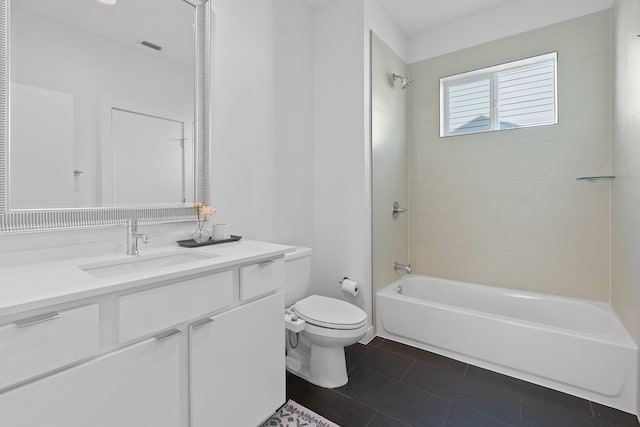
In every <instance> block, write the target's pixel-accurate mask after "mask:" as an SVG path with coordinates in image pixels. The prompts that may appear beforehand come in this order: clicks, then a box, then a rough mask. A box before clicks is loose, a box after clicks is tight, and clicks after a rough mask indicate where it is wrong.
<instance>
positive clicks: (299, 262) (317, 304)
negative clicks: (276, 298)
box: [284, 247, 368, 388]
mask: <svg viewBox="0 0 640 427" xmlns="http://www.w3.org/2000/svg"><path fill="white" fill-rule="evenodd" d="M311 252H312V251H311V249H309V248H303V247H298V248H296V250H295V251H294V252H290V253H287V254H286V255H285V257H284V261H285V272H286V283H285V303H286V314H285V324H286V328H287V331H286V342H287V344H286V345H287V370H288V371H289V372H291V373H293V374H295V375H297V376H299V377H301V378H304V379H305V380H307V381H309V382H310V383H313V384H316V385H319V386H321V387H326V388H335V387H340V386H343V385H345V384H346V383H347V381H348V378H347V367H346V362H345V358H344V347H346V346H348V345H352V344H355V343H356V342H358V341H359V340H360V339H361V338H362V337H363V336H364V335H365V334H366V332H367V329H368V321H367V313H365V312H364V311H363V310H361V309H360V308H358V307H356V306H355V305H353V304H350V303H348V302H346V301H342V300H339V299H336V298H329V297H324V296H319V295H311V296H307V292H308V290H309V283H310V273H311ZM336 286H337V283H336Z"/></svg>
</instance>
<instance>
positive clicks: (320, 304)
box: [293, 295, 367, 329]
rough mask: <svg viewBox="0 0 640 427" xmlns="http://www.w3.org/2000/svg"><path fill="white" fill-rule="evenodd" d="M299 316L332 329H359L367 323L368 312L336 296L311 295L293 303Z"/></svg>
mask: <svg viewBox="0 0 640 427" xmlns="http://www.w3.org/2000/svg"><path fill="white" fill-rule="evenodd" d="M293 310H294V311H295V313H296V314H297V315H298V317H299V318H301V319H302V320H304V321H305V322H308V323H310V324H312V325H316V326H321V327H324V328H331V329H357V328H359V327H361V326H364V325H366V324H367V313H365V312H364V311H362V310H361V309H360V308H359V307H356V306H355V305H353V304H350V303H348V302H346V301H341V300H339V299H335V298H329V297H323V296H320V295H311V296H310V297H307V298H304V299H302V300H300V301H298V302H297V303H295V304H294V305H293Z"/></svg>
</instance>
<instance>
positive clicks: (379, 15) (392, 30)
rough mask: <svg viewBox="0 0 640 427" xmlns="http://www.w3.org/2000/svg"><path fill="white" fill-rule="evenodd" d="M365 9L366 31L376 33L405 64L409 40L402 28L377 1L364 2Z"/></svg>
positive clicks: (367, 0) (368, 0)
mask: <svg viewBox="0 0 640 427" xmlns="http://www.w3.org/2000/svg"><path fill="white" fill-rule="evenodd" d="M365 8H366V20H367V25H368V29H369V30H371V31H373V32H374V33H376V34H377V35H378V37H380V39H381V40H382V41H384V43H385V44H386V45H387V46H388V47H389V48H390V49H391V50H392V51H393V52H394V53H395V54H396V55H398V56H399V57H400V58H401V59H402V60H403V61H404V62H405V63H406V62H407V58H408V57H409V38H408V37H407V36H406V35H405V34H404V32H403V31H402V28H400V26H399V25H398V24H397V23H396V21H394V20H393V19H392V18H391V17H390V16H389V14H388V13H387V11H386V10H385V9H384V8H383V7H382V6H380V3H378V2H377V0H366V1H365ZM367 50H368V49H367ZM367 60H368V59H367Z"/></svg>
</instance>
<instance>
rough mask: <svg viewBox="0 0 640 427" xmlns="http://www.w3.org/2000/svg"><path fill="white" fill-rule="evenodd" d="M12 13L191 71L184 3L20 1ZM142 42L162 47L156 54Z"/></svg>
mask: <svg viewBox="0 0 640 427" xmlns="http://www.w3.org/2000/svg"><path fill="white" fill-rule="evenodd" d="M11 7H12V10H22V11H25V12H29V13H33V14H36V15H39V16H42V17H44V18H46V19H50V20H52V21H56V22H58V23H61V24H63V25H67V26H69V27H73V28H75V29H77V30H80V31H86V32H89V33H92V34H94V35H97V36H99V37H103V38H106V39H108V40H111V41H113V42H115V43H118V44H120V45H124V46H127V47H129V48H131V49H135V50H138V51H140V52H144V53H146V54H149V55H153V56H156V57H158V58H163V59H165V60H167V61H171V62H174V63H176V64H181V65H183V66H187V67H193V63H194V52H195V48H194V46H195V44H194V43H195V34H194V33H195V31H194V21H195V18H194V16H195V9H194V7H193V6H191V5H189V4H187V3H186V2H183V1H176V0H135V1H119V2H118V3H117V4H116V5H114V6H107V5H104V4H101V3H99V2H97V1H96V0H58V1H50V0H20V1H14V2H12V5H11ZM141 40H146V41H149V42H151V43H153V44H156V45H159V46H162V48H163V49H162V50H161V51H159V52H158V51H155V50H152V49H149V48H148V47H144V46H142V45H140V43H139V42H140V41H141Z"/></svg>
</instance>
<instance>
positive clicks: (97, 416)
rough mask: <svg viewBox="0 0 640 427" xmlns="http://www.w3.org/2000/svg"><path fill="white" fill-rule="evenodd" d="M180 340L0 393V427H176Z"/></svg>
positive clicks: (147, 344)
mask: <svg viewBox="0 0 640 427" xmlns="http://www.w3.org/2000/svg"><path fill="white" fill-rule="evenodd" d="M180 341H181V339H180V338H179V337H172V338H169V339H167V340H165V341H157V340H155V339H153V338H152V339H149V340H146V341H143V342H142V343H139V344H136V345H133V346H131V347H127V348H125V349H123V350H119V351H116V352H114V353H110V354H107V355H105V356H102V357H100V358H97V359H95V360H93V361H90V362H87V363H85V364H83V365H80V366H78V367H76V368H72V369H69V370H66V371H63V372H61V373H58V374H55V375H52V376H50V377H46V378H44V379H42V380H39V381H36V382H33V383H31V384H28V385H25V386H23V387H19V388H17V389H15V390H12V391H8V392H6V393H4V394H0V425H2V426H11V427H45V426H46V427H89V426H90V427H116V426H117V427H142V426H153V427H176V426H179V425H180V403H181V402H180V390H181V382H180V352H179V346H180Z"/></svg>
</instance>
